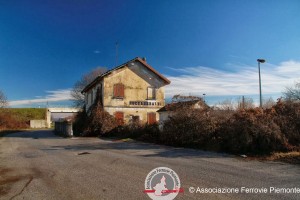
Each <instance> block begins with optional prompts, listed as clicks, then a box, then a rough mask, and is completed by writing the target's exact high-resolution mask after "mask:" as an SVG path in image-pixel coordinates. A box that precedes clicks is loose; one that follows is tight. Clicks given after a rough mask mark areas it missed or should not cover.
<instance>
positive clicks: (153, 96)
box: [147, 87, 156, 99]
mask: <svg viewBox="0 0 300 200" xmlns="http://www.w3.org/2000/svg"><path fill="white" fill-rule="evenodd" d="M147 99H156V89H155V87H148V88H147Z"/></svg>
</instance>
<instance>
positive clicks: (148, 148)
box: [47, 140, 232, 158]
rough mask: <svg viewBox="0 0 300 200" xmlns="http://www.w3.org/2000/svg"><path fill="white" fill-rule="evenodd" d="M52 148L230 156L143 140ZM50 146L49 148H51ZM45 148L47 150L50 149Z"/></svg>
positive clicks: (143, 154) (153, 154) (160, 155)
mask: <svg viewBox="0 0 300 200" xmlns="http://www.w3.org/2000/svg"><path fill="white" fill-rule="evenodd" d="M51 148H52V149H53V150H56V149H57V150H58V149H65V150H71V151H73V150H74V151H94V150H121V151H128V152H129V153H130V152H131V153H132V152H133V153H134V154H136V155H138V156H143V157H166V158H177V157H186V158H188V157H200V158H218V157H232V156H230V155H228V154H222V153H215V152H209V151H201V150H196V149H187V148H175V147H169V146H163V145H156V144H149V143H143V142H120V141H117V142H115V141H103V140H101V142H97V143H93V144H86V143H81V144H72V145H64V146H52V147H51ZM51 148H50V149H51ZM50 149H47V150H50Z"/></svg>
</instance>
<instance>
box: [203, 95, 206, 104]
mask: <svg viewBox="0 0 300 200" xmlns="http://www.w3.org/2000/svg"><path fill="white" fill-rule="evenodd" d="M205 95H206V94H203V102H204V103H205Z"/></svg>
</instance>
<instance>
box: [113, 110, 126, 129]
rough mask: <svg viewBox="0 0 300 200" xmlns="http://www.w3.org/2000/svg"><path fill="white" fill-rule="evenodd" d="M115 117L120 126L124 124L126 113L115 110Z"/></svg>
mask: <svg viewBox="0 0 300 200" xmlns="http://www.w3.org/2000/svg"><path fill="white" fill-rule="evenodd" d="M115 118H116V121H117V124H118V125H119V126H120V125H123V124H124V113H123V112H115Z"/></svg>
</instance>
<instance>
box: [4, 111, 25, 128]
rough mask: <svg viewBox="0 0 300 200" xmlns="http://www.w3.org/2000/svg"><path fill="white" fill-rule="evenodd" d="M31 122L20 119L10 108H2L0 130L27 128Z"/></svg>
mask: <svg viewBox="0 0 300 200" xmlns="http://www.w3.org/2000/svg"><path fill="white" fill-rule="evenodd" d="M25 128H29V124H28V123H26V122H25V121H21V120H18V119H17V117H16V116H15V115H14V114H13V113H11V111H10V110H7V109H1V112H0V130H10V129H25Z"/></svg>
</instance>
